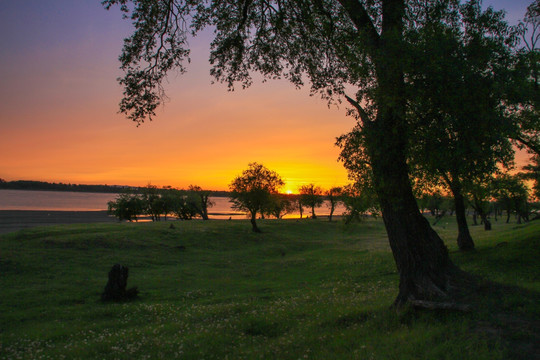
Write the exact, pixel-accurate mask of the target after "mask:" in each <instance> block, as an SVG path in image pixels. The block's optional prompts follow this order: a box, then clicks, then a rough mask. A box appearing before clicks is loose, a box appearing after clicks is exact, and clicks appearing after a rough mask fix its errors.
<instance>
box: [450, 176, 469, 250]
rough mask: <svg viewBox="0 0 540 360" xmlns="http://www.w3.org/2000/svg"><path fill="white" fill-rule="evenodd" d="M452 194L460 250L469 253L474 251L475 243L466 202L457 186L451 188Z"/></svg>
mask: <svg viewBox="0 0 540 360" xmlns="http://www.w3.org/2000/svg"><path fill="white" fill-rule="evenodd" d="M451 190H452V194H454V204H455V206H456V221H457V224H458V237H457V243H458V247H459V250H461V251H467V250H474V241H473V239H472V237H471V233H470V232H469V226H468V225H467V216H466V215H465V200H464V199H463V194H462V193H461V188H460V186H459V185H457V184H453V185H452V187H451Z"/></svg>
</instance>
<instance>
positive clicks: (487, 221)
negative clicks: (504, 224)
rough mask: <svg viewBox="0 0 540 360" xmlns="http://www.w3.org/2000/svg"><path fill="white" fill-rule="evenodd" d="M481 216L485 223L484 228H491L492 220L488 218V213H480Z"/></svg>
mask: <svg viewBox="0 0 540 360" xmlns="http://www.w3.org/2000/svg"><path fill="white" fill-rule="evenodd" d="M480 217H481V218H482V222H483V223H484V230H486V231H488V230H491V221H489V219H488V218H487V215H486V214H484V213H481V214H480Z"/></svg>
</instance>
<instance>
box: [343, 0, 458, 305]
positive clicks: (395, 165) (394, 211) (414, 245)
mask: <svg viewBox="0 0 540 360" xmlns="http://www.w3.org/2000/svg"><path fill="white" fill-rule="evenodd" d="M340 2H341V3H342V4H343V5H344V8H345V9H346V10H347V11H348V12H349V13H350V15H351V19H352V20H353V21H354V22H355V24H357V26H358V28H359V29H361V30H363V31H364V32H363V33H364V34H365V36H367V37H368V38H370V39H371V41H370V42H369V43H368V48H369V49H368V51H370V52H371V55H372V60H373V63H374V65H375V71H376V77H377V90H376V93H375V100H376V101H375V102H376V105H377V113H376V117H375V118H374V119H369V118H367V117H366V116H362V108H361V106H359V107H358V108H359V114H360V117H361V119H362V122H363V129H364V133H365V136H366V137H365V139H366V150H367V153H368V155H369V158H370V161H371V168H372V171H373V182H374V186H375V191H376V193H377V196H378V199H379V203H380V206H381V210H382V217H383V221H384V224H385V226H386V232H387V234H388V240H389V242H390V247H391V248H392V254H393V256H394V260H395V262H396V266H397V269H398V271H399V278H400V282H399V293H398V296H397V298H396V300H395V301H394V305H395V306H396V307H400V306H402V305H405V304H406V303H408V302H411V301H414V300H432V299H436V298H441V297H445V296H446V295H447V294H448V291H449V285H448V284H449V281H450V278H451V276H452V275H453V274H454V273H455V272H454V270H457V268H456V267H455V266H454V265H453V264H452V262H451V260H450V258H449V256H448V249H447V248H446V246H445V245H444V243H443V242H442V240H441V238H440V237H439V236H438V235H437V233H436V232H435V231H434V230H433V229H432V228H431V226H430V225H429V222H428V221H427V220H426V218H424V217H423V216H422V214H421V213H420V210H419V209H418V205H417V202H416V199H415V197H414V195H413V192H412V187H411V184H410V181H409V174H408V166H407V161H406V160H407V158H406V147H407V138H406V134H407V133H408V128H407V122H406V116H405V114H406V94H405V81H404V71H403V63H402V55H403V52H404V50H405V49H404V47H403V46H402V45H403V43H402V41H403V31H404V22H403V19H404V16H405V1H404V0H384V1H383V2H382V18H383V22H382V26H381V28H382V31H381V35H380V37H378V35H377V33H376V31H375V30H374V27H373V26H369V23H370V22H369V21H367V20H366V19H365V17H366V16H365V11H364V12H362V11H354V10H355V9H356V8H358V7H361V5H360V2H355V1H340ZM359 10H362V9H359ZM360 15H362V16H363V17H362V16H360ZM367 18H368V19H369V17H367Z"/></svg>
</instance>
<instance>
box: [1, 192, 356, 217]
mask: <svg viewBox="0 0 540 360" xmlns="http://www.w3.org/2000/svg"><path fill="white" fill-rule="evenodd" d="M116 197H117V194H104V193H85V192H70V191H30V190H0V210H49V211H99V210H107V202H109V201H111V200H114V199H115V198H116ZM210 200H211V201H212V202H214V204H215V205H214V206H213V207H212V208H210V209H208V212H209V213H210V214H211V215H210V218H212V219H228V218H229V217H232V218H243V216H244V214H243V213H241V212H238V211H236V210H233V209H231V203H230V202H229V198H224V197H211V198H210ZM344 211H345V209H344V208H343V206H339V207H338V208H337V209H336V211H335V214H336V215H341V214H342V213H343V212H344ZM315 213H316V214H317V215H321V216H325V215H326V216H327V215H328V214H329V209H328V202H325V204H323V206H321V207H320V208H317V209H315ZM306 215H309V211H307V209H306V210H305V211H304V216H306ZM299 216H300V215H299V213H298V212H296V213H292V214H288V215H286V216H285V218H298V217H299Z"/></svg>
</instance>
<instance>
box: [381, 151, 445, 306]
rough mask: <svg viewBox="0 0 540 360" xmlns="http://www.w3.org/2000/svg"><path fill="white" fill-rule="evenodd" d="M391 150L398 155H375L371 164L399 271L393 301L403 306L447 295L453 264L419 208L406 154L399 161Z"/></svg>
mask: <svg viewBox="0 0 540 360" xmlns="http://www.w3.org/2000/svg"><path fill="white" fill-rule="evenodd" d="M392 152H393V153H394V155H396V156H393V157H392V159H390V158H389V159H388V160H387V161H384V160H383V161H380V160H375V159H377V158H378V157H377V156H376V155H375V156H374V157H373V160H374V161H373V162H372V164H373V168H374V178H375V179H374V180H375V183H376V187H377V193H378V196H379V201H380V204H381V209H382V216H383V220H384V224H385V226H386V231H387V234H388V240H389V242H390V247H391V248H392V253H393V255H394V260H395V261H396V265H397V269H398V271H399V277H400V284H399V294H398V296H397V298H396V300H395V302H394V304H395V305H396V306H397V307H400V306H402V305H404V304H405V303H407V302H409V301H411V300H429V299H433V298H439V297H444V296H445V295H446V292H447V290H448V281H449V276H450V271H451V269H452V268H453V264H452V262H451V261H450V258H449V256H448V250H447V248H446V246H445V245H444V243H443V242H442V240H441V238H440V237H439V236H438V235H437V233H436V232H435V231H434V230H433V229H432V228H431V226H430V225H429V223H428V221H427V220H426V219H425V218H424V217H423V216H422V215H421V214H420V211H419V210H418V207H417V205H416V201H415V199H414V196H413V193H412V189H411V186H410V183H409V178H408V174H407V165H406V162H405V160H404V157H403V156H401V159H400V160H401V161H397V155H398V154H395V153H396V151H395V150H394V151H392ZM381 157H382V158H384V157H386V155H382V156H381ZM398 164H399V165H398ZM398 166H399V167H398ZM385 168H386V169H391V171H388V170H386V171H385V170H384V169H385Z"/></svg>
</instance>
